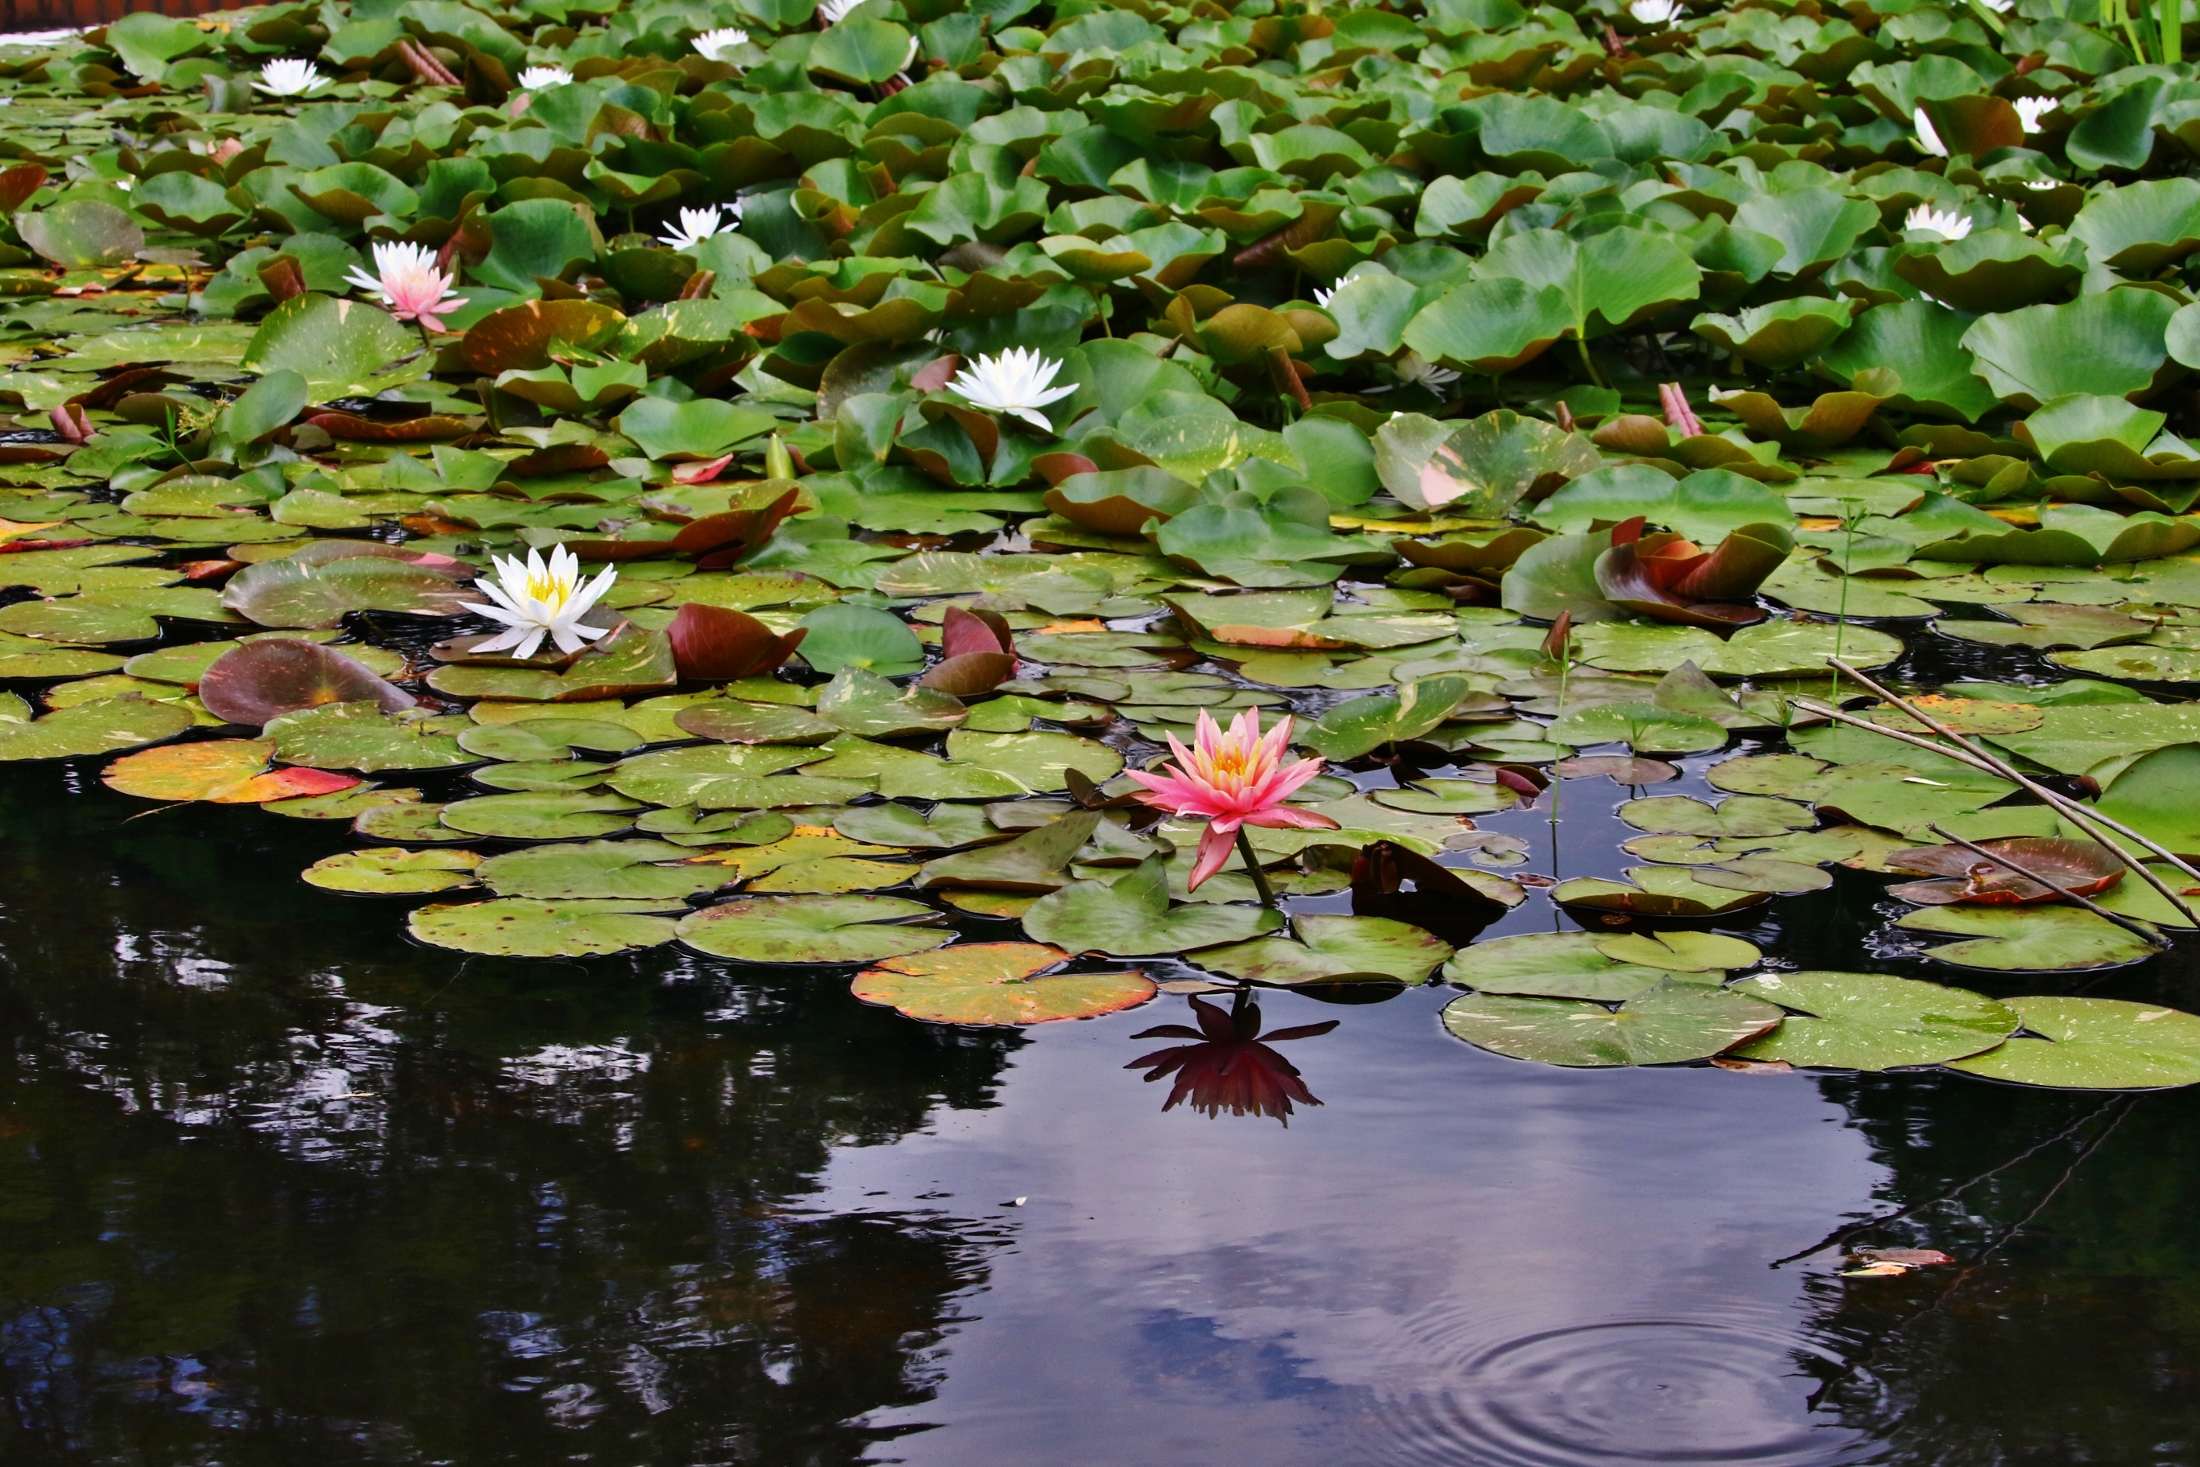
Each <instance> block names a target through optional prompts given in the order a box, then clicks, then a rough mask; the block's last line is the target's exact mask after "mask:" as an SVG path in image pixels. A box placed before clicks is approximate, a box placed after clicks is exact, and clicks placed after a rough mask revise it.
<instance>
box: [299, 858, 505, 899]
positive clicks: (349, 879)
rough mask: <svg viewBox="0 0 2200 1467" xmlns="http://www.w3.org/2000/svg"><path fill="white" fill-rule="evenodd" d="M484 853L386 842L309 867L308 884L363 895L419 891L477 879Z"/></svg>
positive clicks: (305, 873)
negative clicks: (410, 847) (408, 847)
mask: <svg viewBox="0 0 2200 1467" xmlns="http://www.w3.org/2000/svg"><path fill="white" fill-rule="evenodd" d="M480 864H481V857H480V856H479V855H477V854H475V853H474V852H472V851H408V850H405V849H403V848H402V847H398V846H383V847H377V848H373V849H369V850H363V851H341V852H338V853H337V854H336V855H333V856H323V857H322V858H321V859H320V860H318V861H315V862H314V863H313V864H312V865H311V866H308V867H306V869H305V871H304V873H303V874H304V876H305V879H306V882H307V884H308V885H311V886H318V887H320V888H321V889H322V890H324V891H343V892H351V893H353V894H355V895H359V896H396V895H407V896H410V895H416V894H420V893H424V892H435V891H449V890H450V889H451V888H452V887H454V886H469V885H471V884H472V883H473V879H474V868H475V867H476V866H478V865H480Z"/></svg>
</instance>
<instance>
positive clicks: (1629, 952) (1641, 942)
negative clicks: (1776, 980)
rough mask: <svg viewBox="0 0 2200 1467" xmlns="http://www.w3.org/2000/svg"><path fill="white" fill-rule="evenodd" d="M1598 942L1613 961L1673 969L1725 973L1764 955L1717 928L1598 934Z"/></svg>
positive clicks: (1750, 943)
mask: <svg viewBox="0 0 2200 1467" xmlns="http://www.w3.org/2000/svg"><path fill="white" fill-rule="evenodd" d="M1595 946H1596V950H1597V951H1598V952H1599V953H1602V954H1603V955H1604V956H1605V957H1607V958H1610V959H1611V960H1612V961H1613V962H1616V963H1633V964H1635V965H1637V966H1638V967H1644V968H1658V969H1663V970H1665V971H1667V972H1672V973H1723V972H1725V971H1726V970H1728V969H1730V968H1746V967H1749V966H1751V965H1752V964H1754V963H1755V962H1756V961H1757V960H1758V959H1759V958H1760V957H1762V956H1763V954H1762V953H1760V952H1758V950H1757V945H1756V944H1755V943H1752V942H1744V941H1743V940H1742V939H1740V938H1739V937H1722V936H1720V935H1719V934H1718V933H1716V932H1629V933H1622V934H1620V935H1619V936H1616V937H1599V938H1596V939H1595Z"/></svg>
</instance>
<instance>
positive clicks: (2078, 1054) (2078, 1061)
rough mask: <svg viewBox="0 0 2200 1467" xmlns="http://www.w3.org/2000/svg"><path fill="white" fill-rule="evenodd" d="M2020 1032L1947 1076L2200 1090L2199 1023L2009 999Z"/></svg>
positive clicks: (2092, 1005)
mask: <svg viewBox="0 0 2200 1467" xmlns="http://www.w3.org/2000/svg"><path fill="white" fill-rule="evenodd" d="M2008 1006H2009V1007H2010V1008H2011V1009H2013V1010H2015V1011H2016V1014H2017V1017H2018V1019H2019V1020H2020V1021H2021V1022H2022V1023H2023V1025H2024V1028H2025V1030H2026V1031H2027V1032H2026V1033H2025V1034H2024V1035H2023V1036H2021V1037H2018V1038H2013V1039H2010V1040H2009V1041H2008V1042H2007V1043H2005V1044H2003V1045H2001V1046H2000V1047H1999V1048H1997V1049H1990V1050H1988V1051H1987V1052H1986V1053H1984V1054H1980V1055H1975V1056H1972V1057H1971V1058H1968V1059H1959V1060H1955V1061H1953V1062H1952V1063H1951V1064H1950V1065H1949V1068H1950V1069H1955V1070H1961V1071H1963V1072H1964V1073H1965V1074H1969V1075H1983V1076H1985V1077H1986V1078H1988V1079H1991V1080H2007V1081H2010V1082H2011V1083H2013V1084H2018V1085H2042V1086H2048V1087H2051V1088H2054V1089H2058V1090H2152V1089H2159V1088H2165V1087H2168V1086H2173V1085H2191V1084H2195V1083H2200V1017H2196V1016H2194V1015H2192V1014H2188V1013H2184V1012H2182V1011H2180V1010H2177V1009H2167V1008H2163V1007H2161V1006H2160V1005H2158V1004H2148V1003H2127V1002H2125V1001H2123V1000H2121V999H2112V998H2061V997H2049V998H2013V999H2011V1000H2009V1005H2008Z"/></svg>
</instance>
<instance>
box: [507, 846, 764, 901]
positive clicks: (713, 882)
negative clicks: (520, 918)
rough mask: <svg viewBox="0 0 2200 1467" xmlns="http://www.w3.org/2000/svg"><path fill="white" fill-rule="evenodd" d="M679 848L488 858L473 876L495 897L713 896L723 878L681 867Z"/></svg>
mask: <svg viewBox="0 0 2200 1467" xmlns="http://www.w3.org/2000/svg"><path fill="white" fill-rule="evenodd" d="M690 854H692V853H691V852H690V851H689V850H688V849H687V848H686V847H684V846H676V845H670V844H667V843H666V842H664V841H654V840H591V841H577V842H573V843H570V844H558V845H546V846H534V847H530V848H529V849H527V850H524V851H513V852H511V853H510V854H508V855H502V856H491V857H490V858H489V859H488V860H486V861H484V862H482V863H481V868H480V870H479V871H478V872H477V873H476V875H477V877H478V879H479V880H480V882H481V884H482V885H483V886H486V887H488V888H489V889H490V890H491V891H493V892H495V893H496V894H497V895H498V896H500V897H536V898H542V899H565V898H573V897H615V898H625V899H631V900H637V901H674V902H678V901H683V900H685V899H686V898H688V897H691V896H700V895H702V894H703V893H704V892H707V891H715V890H717V889H718V888H719V887H721V886H723V885H725V884H726V879H727V878H726V874H725V872H723V871H722V870H718V869H716V868H713V867H710V866H691V865H686V864H681V863H684V862H685V861H686V860H687V858H688V856H689V855H690Z"/></svg>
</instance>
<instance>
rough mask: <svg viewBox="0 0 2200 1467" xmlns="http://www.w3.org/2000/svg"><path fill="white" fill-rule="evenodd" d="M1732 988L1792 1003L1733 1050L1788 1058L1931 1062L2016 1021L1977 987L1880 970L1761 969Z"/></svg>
mask: <svg viewBox="0 0 2200 1467" xmlns="http://www.w3.org/2000/svg"><path fill="white" fill-rule="evenodd" d="M1734 989H1735V991H1736V992H1739V993H1747V994H1750V995H1753V996H1754V997H1757V998H1761V999H1765V1000H1767V1001H1769V1002H1772V1003H1776V1004H1779V1005H1780V1006H1781V1007H1782V1008H1786V1009H1792V1010H1795V1013H1794V1014H1791V1015H1790V1016H1789V1017H1788V1018H1787V1019H1786V1020H1785V1021H1784V1022H1783V1023H1782V1024H1781V1025H1780V1027H1779V1028H1778V1029H1776V1030H1774V1031H1773V1032H1772V1033H1770V1034H1768V1035H1766V1036H1765V1037H1764V1038H1762V1039H1757V1040H1752V1041H1751V1042H1750V1043H1748V1044H1745V1045H1743V1046H1742V1047H1741V1048H1740V1049H1738V1050H1736V1051H1735V1053H1736V1055H1738V1056H1739V1057H1741V1058H1743V1059H1755V1060H1785V1061H1787V1062H1788V1063H1789V1064H1792V1065H1812V1066H1819V1067H1832V1068H1838V1069H1846V1070H1888V1069H1893V1068H1894V1067H1896V1066H1897V1065H1936V1064H1941V1063H1944V1062H1946V1061H1948V1060H1954V1059H1961V1058H1963V1057H1964V1056H1965V1055H1972V1054H1978V1053H1980V1052H1982V1051H1984V1050H1988V1049H1991V1048H1993V1047H1994V1046H1995V1045H1997V1044H2000V1043H2001V1042H2002V1041H2003V1040H2004V1039H2006V1038H2008V1037H2009V1036H2010V1035H2011V1034H2013V1033H2015V1032H2016V1028H2017V1022H2018V1019H2017V1014H2016V1013H2015V1011H2013V1010H2012V1009H2010V1008H2008V1007H2006V1006H2004V1005H2002V1004H2000V1003H1997V1002H1995V1001H1994V1000H1993V999H1990V998H1987V997H1985V996H1984V995H1982V994H1977V993H1972V992H1969V991H1968V990H1965V989H1961V988H1946V987H1943V986H1942V985H1940V984H1938V983H1923V982H1919V981H1918V980H1917V979H1914V978H1897V977H1894V976H1893V975H1891V974H1886V973H1828V972H1816V971H1812V972H1803V973H1762V974H1759V975H1758V976H1757V977H1755V978H1748V979H1744V980H1743V981H1742V982H1740V983H1737V984H1735V985H1734Z"/></svg>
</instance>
